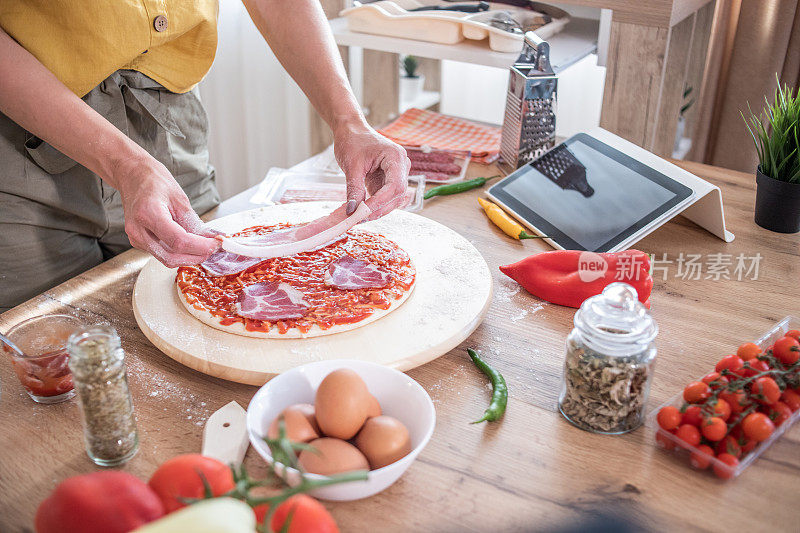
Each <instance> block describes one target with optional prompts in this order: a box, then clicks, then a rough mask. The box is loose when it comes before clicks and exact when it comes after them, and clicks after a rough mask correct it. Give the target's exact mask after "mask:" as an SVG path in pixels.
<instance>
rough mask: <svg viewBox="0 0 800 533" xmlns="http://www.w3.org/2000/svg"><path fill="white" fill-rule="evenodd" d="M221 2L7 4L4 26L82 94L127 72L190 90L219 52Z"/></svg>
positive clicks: (53, 0)
mask: <svg viewBox="0 0 800 533" xmlns="http://www.w3.org/2000/svg"><path fill="white" fill-rule="evenodd" d="M218 11H219V5H218V3H217V0H0V27H2V28H3V29H4V30H5V31H6V33H8V34H9V35H10V36H11V37H13V38H14V39H15V40H16V41H17V42H18V43H19V44H21V45H22V46H23V47H24V48H25V49H26V50H28V51H29V52H30V53H32V54H33V55H34V56H36V58H37V59H38V60H39V61H41V62H42V64H44V66H46V67H47V68H48V69H50V71H51V72H53V74H55V75H56V77H58V79H59V80H61V81H62V82H63V83H64V84H65V85H66V86H67V87H69V88H70V89H71V90H72V91H73V92H74V93H75V94H77V95H78V96H83V95H85V94H86V93H88V92H89V91H91V90H92V89H93V88H94V87H95V86H96V85H98V84H99V83H100V82H101V81H103V80H104V79H105V78H106V77H108V76H109V75H110V74H112V73H113V72H114V71H116V70H119V69H132V70H138V71H139V72H142V73H144V74H146V75H147V76H149V77H151V78H153V79H154V80H156V81H157V82H159V83H160V84H161V85H163V86H164V87H166V88H167V89H169V90H171V91H173V92H177V93H183V92H186V91H189V90H191V89H192V87H194V86H195V85H197V83H198V82H199V81H200V80H201V79H203V76H205V75H206V73H207V72H208V69H210V68H211V63H213V61H214V54H215V52H216V49H217V14H218Z"/></svg>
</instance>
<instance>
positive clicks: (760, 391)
mask: <svg viewBox="0 0 800 533" xmlns="http://www.w3.org/2000/svg"><path fill="white" fill-rule="evenodd" d="M750 392H751V393H752V394H753V397H754V398H755V399H756V401H757V402H758V403H762V404H764V405H772V404H773V403H775V402H777V401H778V400H780V398H781V388H780V387H779V386H778V384H777V383H775V380H774V379H772V378H771V377H767V376H762V377H760V378H758V379H756V380H755V381H754V382H753V384H752V385H750Z"/></svg>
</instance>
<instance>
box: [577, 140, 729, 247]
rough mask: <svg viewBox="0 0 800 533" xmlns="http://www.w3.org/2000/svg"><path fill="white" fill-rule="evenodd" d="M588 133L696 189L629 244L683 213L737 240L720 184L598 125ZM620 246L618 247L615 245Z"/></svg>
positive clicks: (722, 237)
mask: <svg viewBox="0 0 800 533" xmlns="http://www.w3.org/2000/svg"><path fill="white" fill-rule="evenodd" d="M586 134H587V135H591V136H592V137H594V138H596V139H598V140H600V141H603V142H604V143H606V144H607V145H609V146H612V147H614V148H616V149H617V150H619V151H621V152H623V153H626V154H628V155H629V156H631V157H633V158H634V159H637V160H639V161H641V162H642V163H644V164H646V165H647V166H649V167H652V168H654V169H655V170H657V171H659V172H661V173H662V174H665V175H667V176H669V177H670V178H672V179H674V180H675V181H677V182H680V183H682V184H684V185H686V186H687V187H689V188H690V189H692V191H694V196H693V197H692V199H691V200H690V201H689V202H688V203H686V204H685V205H683V206H682V207H681V208H680V209H678V210H676V211H674V212H672V213H670V214H669V216H668V217H665V218H663V219H662V220H659V221H658V224H654V225H651V226H649V227H647V228H645V229H644V230H643V231H640V232H638V233H636V234H635V235H634V236H632V237H631V238H630V239H627V240H626V241H625V243H624V244H625V247H626V248H627V247H628V246H631V245H633V243H635V242H637V241H639V240H640V239H642V238H643V237H644V236H645V235H648V234H649V233H651V232H652V231H654V230H655V229H657V228H658V227H660V226H662V225H663V224H664V223H666V222H667V221H668V220H671V219H672V218H674V217H675V216H676V215H683V216H685V217H686V218H688V219H689V220H691V221H692V222H694V223H695V224H697V225H698V226H700V227H702V228H705V229H706V230H708V231H709V232H711V233H713V234H714V235H716V236H717V237H719V238H720V239H722V240H723V241H725V242H731V241H733V238H734V235H733V233H731V232H730V231H728V230H727V229H725V213H724V211H723V209H722V191H720V189H719V187H717V186H716V185H712V184H711V183H709V182H707V181H706V180H704V179H702V178H699V177H697V176H695V175H694V174H692V173H691V172H688V171H686V170H684V169H682V168H680V167H679V166H677V165H673V164H672V163H670V162H669V161H666V160H664V159H661V158H660V157H658V156H657V155H655V154H652V153H650V152H648V151H647V150H645V149H644V148H642V147H640V146H637V145H635V144H633V143H632V142H629V141H626V140H625V139H623V138H622V137H619V136H617V135H614V134H613V133H611V132H609V131H606V130H604V129H603V128H594V129H592V130H589V131H587V132H586ZM615 248H616V247H615Z"/></svg>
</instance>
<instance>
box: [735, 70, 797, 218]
mask: <svg viewBox="0 0 800 533" xmlns="http://www.w3.org/2000/svg"><path fill="white" fill-rule="evenodd" d="M764 101H765V103H766V107H765V108H764V110H763V112H762V113H760V114H759V115H755V114H754V113H753V111H752V110H751V109H750V107H749V105H748V111H749V114H750V116H749V118H745V123H746V124H747V129H748V130H749V131H750V135H752V136H753V141H754V142H755V144H756V150H757V152H758V168H757V169H756V208H755V221H756V224H758V225H759V226H761V227H763V228H766V229H768V230H771V231H776V232H780V233H797V232H798V231H800V93H798V94H794V95H793V91H792V89H790V88H789V87H787V86H783V87H781V86H780V84H779V85H778V89H776V90H775V98H774V101H773V102H772V103H770V102H769V100H767V98H766V97H764ZM742 118H744V115H742Z"/></svg>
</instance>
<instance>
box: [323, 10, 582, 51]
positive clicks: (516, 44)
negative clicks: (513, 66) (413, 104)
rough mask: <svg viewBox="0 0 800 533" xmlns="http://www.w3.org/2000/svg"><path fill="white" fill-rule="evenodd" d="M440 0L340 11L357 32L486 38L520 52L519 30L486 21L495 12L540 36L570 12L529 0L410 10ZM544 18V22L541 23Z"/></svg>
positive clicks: (438, 39) (557, 27)
mask: <svg viewBox="0 0 800 533" xmlns="http://www.w3.org/2000/svg"><path fill="white" fill-rule="evenodd" d="M441 4H442V2H441V1H439V0H381V1H378V2H371V3H368V4H362V5H360V6H356V7H351V8H347V9H345V10H343V11H342V12H341V13H339V15H340V16H342V17H344V18H345V19H347V25H348V28H349V29H350V30H351V31H354V32H359V33H370V34H376V35H382V36H387V37H400V38H404V39H415V40H417V41H426V42H432V43H440V44H457V43H460V42H462V41H463V40H464V39H469V40H477V41H481V40H484V39H487V38H488V40H489V48H491V49H492V50H494V51H496V52H519V51H520V50H521V49H522V38H523V34H522V33H512V32H508V31H505V30H503V29H500V28H496V27H494V26H492V25H491V24H490V23H489V21H490V20H491V19H492V18H493V17H494V16H495V15H496V14H497V13H498V12H506V13H511V14H512V15H513V17H514V18H515V19H517V20H518V21H519V22H520V23H521V24H523V26H525V27H533V28H535V29H534V31H535V32H536V34H537V35H538V36H539V37H541V38H542V39H547V38H549V37H550V36H552V35H554V34H556V33H558V32H559V31H561V29H562V28H563V27H564V26H565V25H566V24H567V22H569V14H568V13H567V12H566V11H564V10H563V9H559V8H557V7H555V6H551V5H547V4H542V3H539V2H534V3H532V7H533V10H530V9H524V8H519V7H515V6H511V5H508V4H500V3H497V2H490V3H489V11H483V12H480V13H461V12H457V11H410V10H411V9H414V8H417V7H423V6H427V5H441ZM543 22H544V23H543Z"/></svg>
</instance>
